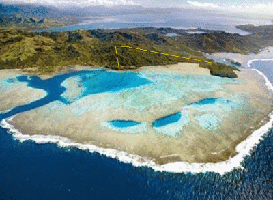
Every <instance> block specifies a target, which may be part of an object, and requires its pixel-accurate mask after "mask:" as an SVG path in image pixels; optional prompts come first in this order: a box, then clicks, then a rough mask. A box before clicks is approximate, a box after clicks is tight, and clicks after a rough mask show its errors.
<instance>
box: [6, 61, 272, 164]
mask: <svg viewBox="0 0 273 200" xmlns="http://www.w3.org/2000/svg"><path fill="white" fill-rule="evenodd" d="M183 66H185V69H184V70H182V69H181V68H183ZM190 67H192V69H190ZM187 68H188V69H187ZM237 73H238V76H239V78H238V79H231V78H221V77H216V76H211V75H210V74H209V71H208V70H206V69H202V68H199V67H198V65H196V64H187V65H183V64H176V65H169V66H167V67H143V68H141V69H138V70H137V72H117V71H109V70H97V71H96V73H94V70H91V71H90V73H89V72H86V71H85V73H84V74H81V73H78V74H77V75H74V76H71V77H69V78H67V79H66V80H64V81H63V82H62V86H63V87H65V88H67V90H66V91H65V92H64V93H63V94H62V98H64V99H66V101H60V100H56V101H52V102H50V103H48V104H46V105H43V106H40V107H38V108H36V109H33V110H30V111H27V112H24V113H19V114H17V115H16V116H15V117H14V118H13V120H12V121H11V124H12V125H13V126H14V127H15V128H16V129H17V130H19V131H20V132H21V133H27V134H29V135H40V134H43V135H56V136H61V137H66V138H69V139H70V140H72V141H74V142H77V143H83V144H92V145H95V146H98V147H101V148H107V149H116V150H119V151H124V152H126V153H128V154H134V155H139V156H141V157H145V158H148V159H150V160H153V161H155V162H157V163H158V164H165V163H170V162H177V161H186V162H190V163H195V162H198V163H200V162H202V163H203V162H218V161H224V160H227V159H228V158H229V157H231V156H234V155H236V151H235V147H236V145H237V144H239V143H240V142H242V141H243V140H245V139H246V138H247V137H248V136H249V135H250V134H251V133H252V132H253V131H254V130H256V129H258V128H259V127H260V126H262V125H263V124H264V123H266V120H267V116H268V114H269V111H271V110H272V95H271V93H269V91H268V90H267V88H266V87H265V85H264V84H263V83H262V81H261V79H262V78H261V77H260V76H259V75H258V74H257V73H254V72H253V71H251V70H242V71H241V72H237ZM102 77H103V78H102ZM114 80H115V81H114ZM262 120H263V122H261V121H262Z"/></svg>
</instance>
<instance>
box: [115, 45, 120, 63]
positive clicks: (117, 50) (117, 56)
mask: <svg viewBox="0 0 273 200" xmlns="http://www.w3.org/2000/svg"><path fill="white" fill-rule="evenodd" d="M115 50H116V55H117V63H118V68H119V61H118V50H117V46H115Z"/></svg>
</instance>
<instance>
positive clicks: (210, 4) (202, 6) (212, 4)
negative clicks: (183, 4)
mask: <svg viewBox="0 0 273 200" xmlns="http://www.w3.org/2000/svg"><path fill="white" fill-rule="evenodd" d="M187 3H188V4H190V5H192V6H196V7H200V8H218V7H219V6H218V5H216V4H214V3H199V2H197V1H187Z"/></svg>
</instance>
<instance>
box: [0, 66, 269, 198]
mask: <svg viewBox="0 0 273 200" xmlns="http://www.w3.org/2000/svg"><path fill="white" fill-rule="evenodd" d="M255 64H257V63H255ZM271 66H272V65H271ZM260 67H261V68H262V66H260ZM266 70H267V69H265V70H264V73H265V74H267V71H266ZM268 70H269V69H268ZM270 70H272V69H270ZM83 73H86V74H90V73H93V72H90V71H82V72H71V73H68V74H65V75H58V76H55V77H52V78H51V79H46V80H41V79H39V77H36V78H35V77H24V76H22V77H21V78H19V79H20V80H21V81H24V82H27V83H28V85H29V86H30V87H34V88H42V89H44V90H45V91H47V93H48V95H47V97H45V98H43V99H41V100H38V101H35V102H32V103H30V104H27V105H23V106H18V107H16V108H14V109H13V110H12V111H10V112H8V113H5V114H1V115H0V118H1V119H3V118H6V117H9V116H12V115H14V114H16V113H20V112H24V111H27V110H32V109H35V108H37V107H39V106H42V105H45V104H47V103H49V102H52V101H56V100H58V101H61V102H62V100H61V97H60V96H61V94H62V93H63V92H64V91H65V88H63V87H61V86H60V85H61V83H62V82H63V81H64V80H66V78H69V77H71V76H77V75H80V74H83ZM268 73H271V71H270V72H268ZM149 80H150V79H149ZM168 81H169V82H171V80H170V79H169V80H166V82H168ZM230 81H231V80H230ZM270 81H272V82H273V80H272V79H270ZM5 82H6V81H5ZM175 82H177V81H175ZM218 82H221V81H218ZM10 84H12V83H10ZM170 84H171V83H170ZM154 85H156V84H155V82H152V83H149V84H145V85H141V86H140V87H135V88H128V90H132V89H138V88H142V89H144V88H146V87H149V88H150V89H151V88H152V87H154ZM144 86H145V87H144ZM186 86H187V85H186ZM207 86H209V85H207ZM165 88H168V87H167V86H166V87H165ZM204 88H206V87H204ZM161 89H162V88H161ZM178 89H179V87H178ZM180 89H181V88H180ZM123 92H124V91H123ZM170 92H171V95H173V93H172V92H173V91H170ZM121 93H122V92H121ZM181 93H182V92H181ZM148 102H149V101H148ZM63 103H65V101H64V102H63ZM203 103H204V102H203ZM214 103H215V104H217V100H216V102H214ZM212 105H214V104H206V105H203V107H206V106H212ZM195 106H198V105H195ZM199 106H200V105H199ZM183 116H185V114H183V113H182V119H183ZM180 120H181V119H180ZM176 123H177V122H175V123H173V124H176ZM171 125H172V124H168V125H166V126H163V128H164V127H170V126H171ZM133 127H134V126H133ZM161 128H162V127H161ZM272 143H273V132H272V131H270V132H269V133H268V135H267V136H265V137H264V140H263V141H261V142H260V144H259V145H258V146H257V148H255V149H254V150H253V152H252V155H251V156H247V157H246V158H245V160H244V161H243V166H244V168H245V170H233V171H232V172H229V173H226V174H225V175H223V176H220V175H219V174H217V173H212V172H211V173H200V174H191V173H178V174H173V173H167V172H155V171H154V170H152V169H151V168H147V167H134V166H132V165H131V164H126V163H122V162H119V161H118V160H116V159H112V158H108V157H106V156H103V155H100V154H98V153H89V152H87V151H84V150H80V149H76V148H60V147H58V146H57V145H56V144H50V143H49V144H36V143H35V142H33V141H26V142H23V143H21V142H18V141H16V140H14V139H13V138H12V136H11V135H10V134H8V131H7V129H4V128H0V160H1V162H0V180H1V181H0V197H1V198H2V199H20V200H26V199H28V200H36V199H41V200H48V199H60V200H61V199H65V200H70V199H71V200H72V199H90V198H91V199H105V200H106V199H107V200H108V199H109V200H113V199H119V200H123V199H157V200H163V199H173V200H179V199H204V200H207V199H271V197H272V196H273V192H272V191H273V186H272V184H271V183H272V181H271V180H272V176H273V170H272V169H273V165H272V160H273V149H272Z"/></svg>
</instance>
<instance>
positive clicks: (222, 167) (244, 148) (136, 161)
mask: <svg viewBox="0 0 273 200" xmlns="http://www.w3.org/2000/svg"><path fill="white" fill-rule="evenodd" d="M14 117H15V116H12V117H10V118H7V119H3V120H2V121H1V126H2V127H3V128H7V129H8V130H9V133H11V134H13V137H14V139H17V140H19V141H21V142H23V141H26V140H33V141H34V142H36V143H40V144H41V143H56V144H57V145H58V146H60V147H77V148H78V149H82V150H88V151H89V152H98V153H100V154H102V155H105V156H107V157H110V158H114V159H118V160H119V161H121V162H124V163H131V164H132V165H133V166H135V167H141V166H146V167H151V168H152V169H154V170H155V171H166V172H172V173H182V172H190V173H205V172H215V173H219V174H220V175H223V174H225V173H226V172H230V171H232V170H233V169H235V168H243V167H242V166H241V162H242V161H243V159H244V157H245V156H247V155H250V151H251V149H252V148H253V147H255V146H256V145H257V144H258V143H259V142H260V140H261V139H262V137H263V135H264V134H266V133H267V132H268V131H269V129H270V128H271V127H272V123H273V112H272V113H271V114H270V121H269V122H268V123H267V124H265V125H264V126H262V127H261V128H260V129H258V130H256V131H255V132H254V133H253V134H252V135H250V136H249V137H248V138H247V139H246V140H245V141H243V142H241V143H240V144H239V145H237V146H236V152H238V154H237V155H236V156H234V157H232V158H229V159H228V160H227V161H223V162H218V163H188V162H174V163H168V164H165V165H158V164H156V163H155V162H154V161H153V160H150V159H148V158H144V157H141V156H138V155H133V154H127V153H126V152H123V151H118V150H115V149H103V148H100V147H97V146H95V145H92V144H88V143H86V144H80V143H76V142H73V141H71V140H69V139H68V138H65V137H60V136H52V135H32V136H30V135H28V134H22V133H20V132H19V131H18V130H16V129H15V128H14V126H12V125H11V124H9V123H8V122H10V121H11V120H12V119H13V118H14Z"/></svg>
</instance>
